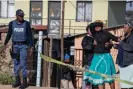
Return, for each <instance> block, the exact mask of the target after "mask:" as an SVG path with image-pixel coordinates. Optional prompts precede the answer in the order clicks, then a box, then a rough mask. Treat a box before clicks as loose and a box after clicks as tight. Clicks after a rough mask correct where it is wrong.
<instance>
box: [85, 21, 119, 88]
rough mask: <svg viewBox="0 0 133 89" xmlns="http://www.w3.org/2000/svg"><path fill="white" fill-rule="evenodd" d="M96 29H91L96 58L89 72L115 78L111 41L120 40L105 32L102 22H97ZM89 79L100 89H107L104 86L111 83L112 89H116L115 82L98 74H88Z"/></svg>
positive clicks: (94, 57)
mask: <svg viewBox="0 0 133 89" xmlns="http://www.w3.org/2000/svg"><path fill="white" fill-rule="evenodd" d="M94 24H95V25H94V26H95V29H90V31H91V33H92V35H93V38H94V40H95V41H94V56H93V59H92V63H91V65H90V67H89V70H92V71H96V72H100V73H102V74H106V75H110V76H113V75H115V74H116V70H115V66H114V63H113V59H112V56H111V55H110V49H111V47H112V45H111V44H110V40H113V41H116V42H117V41H118V40H119V38H118V37H116V36H114V35H112V34H111V33H109V32H107V31H105V30H103V23H102V22H95V23H94ZM86 75H87V76H88V78H89V80H88V81H89V82H90V83H92V84H93V85H98V88H99V89H105V87H104V84H105V83H109V84H110V87H111V89H115V84H114V80H112V79H109V78H106V79H105V78H103V77H101V76H98V75H96V74H91V73H88V72H87V73H86Z"/></svg>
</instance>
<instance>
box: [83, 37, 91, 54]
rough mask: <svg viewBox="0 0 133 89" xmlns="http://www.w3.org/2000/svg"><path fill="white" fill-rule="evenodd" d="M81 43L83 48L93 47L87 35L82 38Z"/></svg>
mask: <svg viewBox="0 0 133 89" xmlns="http://www.w3.org/2000/svg"><path fill="white" fill-rule="evenodd" d="M81 45H82V48H83V49H84V50H87V51H91V50H92V49H93V43H92V42H91V40H90V39H87V37H84V38H83V40H82V43H81Z"/></svg>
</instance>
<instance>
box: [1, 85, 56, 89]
mask: <svg viewBox="0 0 133 89" xmlns="http://www.w3.org/2000/svg"><path fill="white" fill-rule="evenodd" d="M0 89H18V88H12V87H11V86H10V85H0ZM26 89H57V88H51V87H32V86H30V87H28V88H26Z"/></svg>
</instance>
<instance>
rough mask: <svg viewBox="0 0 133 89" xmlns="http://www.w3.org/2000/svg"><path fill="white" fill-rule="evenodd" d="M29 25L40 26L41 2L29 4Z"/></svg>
mask: <svg viewBox="0 0 133 89" xmlns="http://www.w3.org/2000/svg"><path fill="white" fill-rule="evenodd" d="M30 5H31V6H30V7H31V8H30V17H31V18H30V20H31V25H41V24H42V1H31V4H30Z"/></svg>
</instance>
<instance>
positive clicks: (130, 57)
mask: <svg viewBox="0 0 133 89" xmlns="http://www.w3.org/2000/svg"><path fill="white" fill-rule="evenodd" d="M120 47H121V48H122V49H123V60H122V64H123V65H122V66H123V67H126V66H129V65H131V64H133V32H132V33H131V34H130V36H129V37H128V38H126V39H124V40H123V41H121V42H120Z"/></svg>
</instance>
